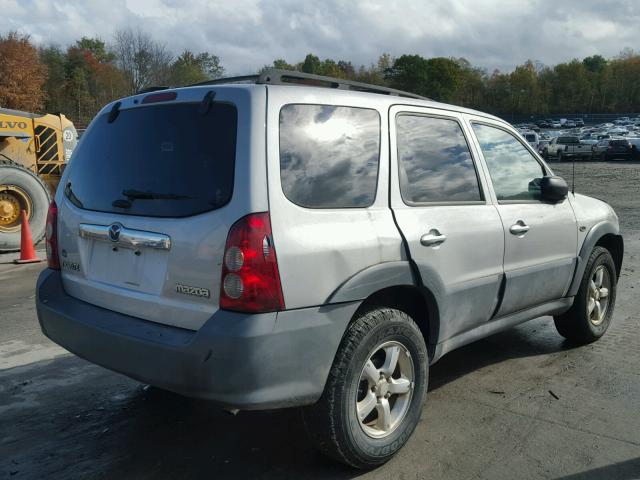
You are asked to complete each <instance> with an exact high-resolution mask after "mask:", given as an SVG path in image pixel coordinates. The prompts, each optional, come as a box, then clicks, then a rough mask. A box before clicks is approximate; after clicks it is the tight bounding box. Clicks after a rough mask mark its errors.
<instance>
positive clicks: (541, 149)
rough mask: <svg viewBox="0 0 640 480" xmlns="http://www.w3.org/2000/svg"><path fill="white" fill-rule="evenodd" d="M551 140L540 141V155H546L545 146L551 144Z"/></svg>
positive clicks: (538, 148) (538, 149)
mask: <svg viewBox="0 0 640 480" xmlns="http://www.w3.org/2000/svg"><path fill="white" fill-rule="evenodd" d="M549 142H550V140H540V141H539V142H538V147H537V149H536V150H537V151H538V153H539V154H540V156H542V157H544V150H545V148H547V146H548V145H549Z"/></svg>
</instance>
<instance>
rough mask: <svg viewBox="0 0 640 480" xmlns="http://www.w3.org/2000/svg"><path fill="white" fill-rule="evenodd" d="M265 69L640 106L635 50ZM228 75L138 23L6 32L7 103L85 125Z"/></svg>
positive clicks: (511, 110) (2, 92)
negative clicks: (150, 97) (71, 38)
mask: <svg viewBox="0 0 640 480" xmlns="http://www.w3.org/2000/svg"><path fill="white" fill-rule="evenodd" d="M268 68H279V69H285V70H295V71H300V72H306V73H312V74H319V75H326V76H331V77H337V78H344V79H349V80H356V81H362V82H366V83H372V84H377V85H384V86H389V87H393V88H397V89H400V90H406V91H409V92H413V93H417V94H420V95H423V96H425V97H429V98H431V99H433V100H437V101H441V102H446V103H453V104H456V105H462V106H465V107H470V108H475V109H479V110H483V111H486V112H490V113H493V114H496V115H499V116H511V115H521V116H522V115H547V114H549V115H550V114H558V113H562V114H571V113H615V112H638V111H640V82H638V81H637V79H638V78H640V54H636V53H635V52H634V51H633V50H629V49H626V50H623V51H622V52H621V53H620V54H619V55H617V56H616V57H614V58H604V57H603V56H601V55H593V56H590V57H586V58H584V59H582V60H579V59H574V60H571V61H569V62H564V63H559V64H557V65H554V66H546V65H543V64H541V63H539V62H534V61H531V60H527V61H526V62H524V63H523V64H522V65H518V66H517V67H516V68H515V69H514V70H513V71H512V72H500V71H499V70H494V71H492V72H489V71H488V70H486V69H483V68H479V67H477V66H474V65H472V64H471V63H470V62H469V61H467V60H466V59H464V58H445V57H435V58H425V57H422V56H420V55H401V56H398V57H392V56H391V55H389V54H387V53H385V54H382V55H380V57H379V58H378V60H377V62H375V63H373V64H371V65H354V64H353V63H352V62H351V61H349V60H334V59H330V58H326V59H321V58H319V57H318V56H316V55H314V54H311V53H310V54H308V55H307V56H306V57H305V58H304V59H303V60H302V61H299V62H297V63H289V62H288V61H286V60H284V59H276V60H274V61H273V62H272V63H271V64H269V65H265V66H264V67H263V68H262V70H265V69H268ZM223 74H224V67H223V65H222V62H221V60H220V58H219V57H218V56H217V55H215V54H213V53H211V52H207V51H203V52H192V51H190V50H185V51H183V52H182V53H180V54H178V55H175V54H174V53H173V52H171V51H169V50H168V49H167V48H166V46H165V45H164V44H162V43H160V42H157V41H155V40H154V39H153V38H152V37H151V36H150V35H149V34H147V33H145V32H142V31H139V30H132V29H121V30H118V31H116V33H115V35H114V37H113V40H112V41H111V42H109V43H106V42H105V41H103V40H101V39H99V38H89V37H83V38H81V39H80V40H77V41H76V42H75V43H74V44H73V45H70V46H68V47H66V48H61V47H59V46H57V45H41V46H36V45H34V44H33V42H31V40H30V38H29V36H27V35H21V34H18V33H16V32H10V33H8V34H6V35H4V36H2V35H0V107H7V108H14V109H20V110H27V111H32V112H48V113H57V112H60V113H64V114H65V115H67V116H68V117H69V118H71V119H72V120H73V121H74V122H76V123H77V124H78V125H81V126H82V125H86V124H87V123H88V122H89V121H90V120H91V118H92V117H93V116H94V115H95V114H96V112H97V111H98V110H99V109H100V108H101V107H102V106H103V105H104V104H106V103H108V102H109V101H111V100H113V99H115V98H120V97H123V96H126V95H130V94H133V93H136V92H137V91H139V90H140V89H142V88H145V87H149V86H157V85H168V86H180V85H188V84H192V83H196V82H201V81H205V80H208V79H213V78H219V77H221V76H223Z"/></svg>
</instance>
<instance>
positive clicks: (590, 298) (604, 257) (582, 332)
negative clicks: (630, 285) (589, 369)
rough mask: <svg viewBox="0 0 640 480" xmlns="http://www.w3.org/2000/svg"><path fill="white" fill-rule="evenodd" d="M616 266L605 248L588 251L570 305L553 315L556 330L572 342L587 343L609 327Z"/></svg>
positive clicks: (613, 299) (614, 298)
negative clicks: (560, 313) (569, 307)
mask: <svg viewBox="0 0 640 480" xmlns="http://www.w3.org/2000/svg"><path fill="white" fill-rule="evenodd" d="M616 279H617V274H616V267H615V264H614V263H613V258H611V254H610V253H609V251H608V250H607V249H605V248H602V247H596V248H594V249H593V252H591V255H590V256H589V260H588V261H587V267H586V268H585V271H584V275H583V277H582V282H581V283H580V288H579V290H578V294H577V295H576V298H575V300H574V303H573V306H572V307H571V309H570V310H569V311H568V312H566V313H564V314H562V315H559V316H556V317H554V322H555V325H556V329H557V330H558V333H560V335H562V336H563V337H565V338H566V339H567V340H571V341H572V342H575V343H591V342H594V341H595V340H597V339H599V338H600V337H601V336H602V335H604V333H605V332H606V331H607V329H608V328H609V324H610V323H611V317H612V316H613V307H614V304H615V301H616V288H617V285H616Z"/></svg>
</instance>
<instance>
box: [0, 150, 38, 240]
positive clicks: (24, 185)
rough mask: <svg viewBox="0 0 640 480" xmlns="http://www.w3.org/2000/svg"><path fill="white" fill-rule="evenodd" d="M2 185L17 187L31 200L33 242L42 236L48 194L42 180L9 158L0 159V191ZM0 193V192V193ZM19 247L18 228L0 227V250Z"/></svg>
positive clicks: (30, 218) (30, 223) (30, 221)
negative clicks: (8, 229) (5, 228)
mask: <svg viewBox="0 0 640 480" xmlns="http://www.w3.org/2000/svg"><path fill="white" fill-rule="evenodd" d="M3 186H12V187H18V188H19V189H20V190H21V191H22V192H24V193H25V194H26V195H27V196H28V197H29V199H30V201H31V215H30V216H29V227H30V228H31V236H32V239H33V243H34V244H35V243H37V242H39V241H40V240H42V238H43V237H44V233H45V227H46V223H47V212H48V210H49V203H50V196H49V191H48V190H47V187H46V186H45V185H44V183H43V182H42V180H40V179H39V178H38V176H37V175H36V174H35V173H33V172H32V171H31V170H28V169H26V168H25V167H23V166H22V165H19V164H17V163H15V162H12V161H11V160H0V192H1V191H2V187H3ZM0 194H1V193H0ZM19 249H20V228H15V229H12V231H6V230H4V229H2V228H0V251H4V252H6V251H14V250H19Z"/></svg>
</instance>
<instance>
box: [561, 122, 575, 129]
mask: <svg viewBox="0 0 640 480" xmlns="http://www.w3.org/2000/svg"><path fill="white" fill-rule="evenodd" d="M564 126H565V128H576V122H574V121H573V120H567V121H566V123H565V124H564Z"/></svg>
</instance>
